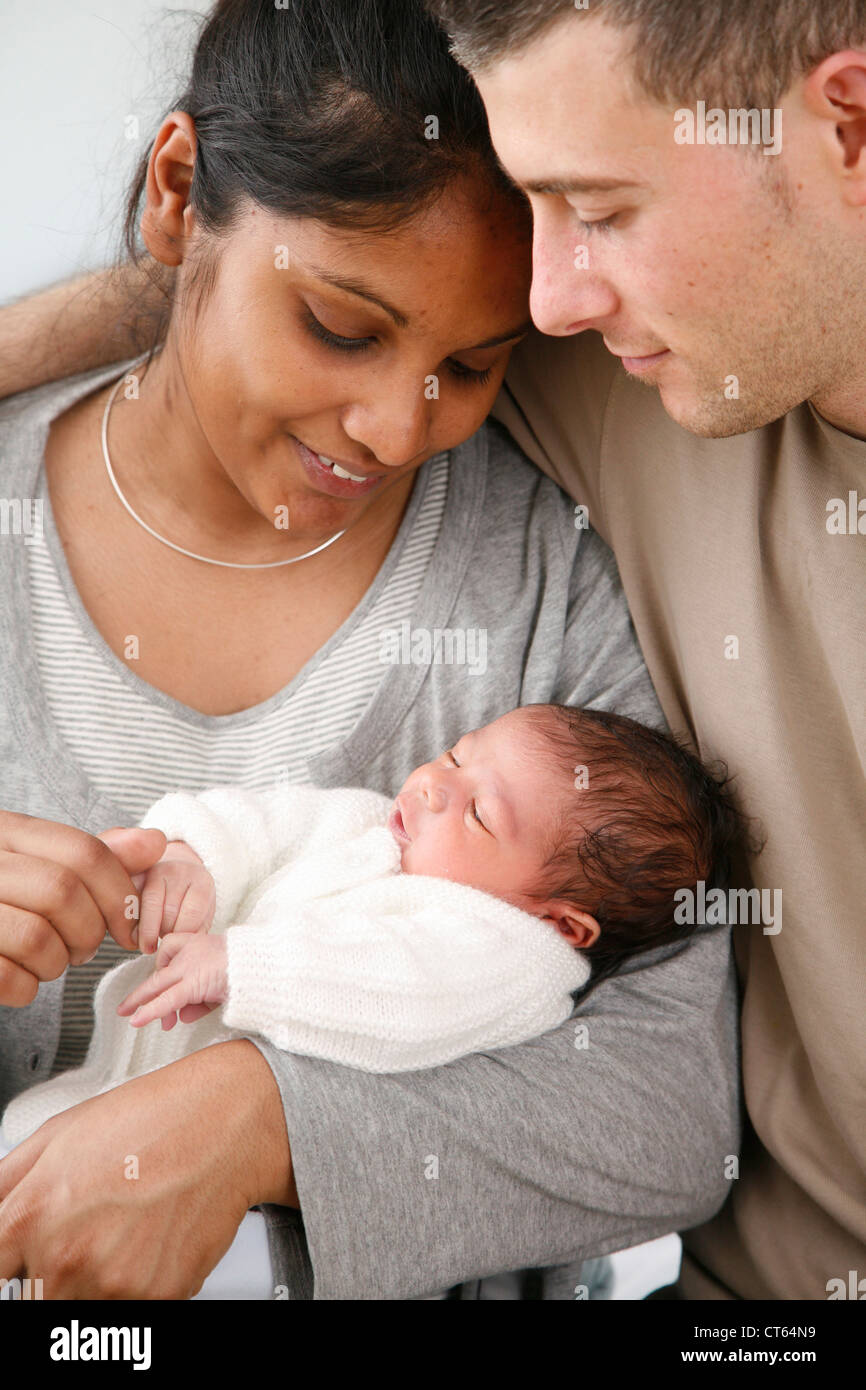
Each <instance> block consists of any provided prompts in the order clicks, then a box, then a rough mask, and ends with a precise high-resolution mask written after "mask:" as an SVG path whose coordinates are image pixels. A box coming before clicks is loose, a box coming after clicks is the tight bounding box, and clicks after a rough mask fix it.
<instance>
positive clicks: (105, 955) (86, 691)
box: [28, 454, 449, 1075]
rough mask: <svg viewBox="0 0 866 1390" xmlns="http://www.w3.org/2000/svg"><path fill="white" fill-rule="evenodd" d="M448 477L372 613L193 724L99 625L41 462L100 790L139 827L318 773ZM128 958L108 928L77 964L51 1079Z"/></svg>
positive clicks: (428, 478)
mask: <svg viewBox="0 0 866 1390" xmlns="http://www.w3.org/2000/svg"><path fill="white" fill-rule="evenodd" d="M448 472H449V457H448V455H447V454H439V455H437V456H436V457H435V458H433V459H431V460H430V461H429V463H428V464H427V465H426V466H425V468H424V470H423V471H422V473H421V475H420V476H419V479H418V481H417V483H416V488H415V490H414V491H413V501H414V500H415V493H417V492H418V489H419V488H420V489H421V495H420V497H419V498H418V501H417V507H415V506H413V508H412V510H413V512H415V521H414V525H413V527H412V530H411V533H410V534H409V535H408V536H407V537H406V540H405V545H403V547H402V550H401V553H400V555H399V560H398V563H397V566H396V569H395V571H394V573H393V575H392V578H391V580H390V582H389V584H388V585H386V586H385V588H384V589H383V590H382V591H381V592H380V593H379V596H378V598H377V600H376V601H375V602H374V603H373V604H372V606H371V607H369V608H368V609H367V611H366V613H365V614H364V616H363V618H362V619H361V621H360V622H357V623H354V622H353V618H352V616H350V618H349V619H348V620H347V622H346V623H345V624H344V625H343V627H342V628H341V629H340V630H338V632H337V633H336V634H335V638H336V641H332V642H330V643H328V644H327V645H326V647H325V648H324V649H323V650H324V657H323V659H322V660H321V661H319V662H318V663H315V662H311V663H309V664H308V667H307V668H305V670H304V671H302V672H300V673H299V675H298V676H297V677H296V678H295V679H294V680H292V681H291V682H290V684H289V685H288V686H287V687H286V688H285V689H284V690H282V691H279V692H278V693H277V694H276V695H275V696H273V697H272V698H270V699H268V700H266V701H264V702H263V703H262V704H260V705H257V706H254V707H253V708H252V709H250V710H243V711H241V712H240V713H239V714H232V715H217V716H213V717H209V718H207V717H202V716H201V715H200V714H199V713H198V712H196V713H195V718H194V720H193V719H190V717H189V716H190V713H191V712H190V711H189V710H188V709H187V708H186V706H184V705H182V704H180V703H179V702H177V701H176V700H173V699H172V698H171V697H169V696H166V695H165V694H163V693H162V692H161V691H158V690H156V689H155V688H154V687H153V686H150V685H148V684H147V683H146V682H145V681H143V680H141V679H140V677H138V676H137V675H136V674H135V672H134V667H133V666H131V665H127V663H126V662H124V661H122V660H121V659H120V658H119V657H118V656H116V655H115V653H114V652H113V651H112V650H111V648H110V647H109V646H108V644H107V643H106V642H105V641H104V639H103V638H102V636H101V635H100V633H99V631H98V630H97V629H96V627H95V626H94V625H93V623H92V621H91V620H90V617H89V615H88V614H87V611H86V610H85V608H84V606H83V604H82V602H81V599H80V596H79V594H78V591H77V589H76V587H75V583H74V580H73V579H72V575H71V573H70V571H69V568H68V565H67V563H66V558H65V555H64V552H63V546H62V543H61V541H60V538H59V535H58V532H57V528H56V526H55V523H54V517H53V514H52V511H51V503H50V497H49V494H48V488H47V482H46V478H45V473H44V470H42V471H41V472H40V476H39V490H38V492H37V496H38V497H39V498H40V499H41V501H42V509H43V534H44V539H43V542H42V543H41V544H33V545H31V546H29V547H28V558H29V581H30V595H31V604H32V615H33V624H34V629H33V640H34V646H35V650H36V658H37V663H38V668H39V674H40V677H41V680H42V684H43V689H44V691H45V697H46V702H47V705H48V708H49V710H50V713H51V716H52V718H53V720H54V722H55V724H56V725H57V727H58V730H59V732H60V734H61V736H62V738H63V740H64V742H65V743H66V744H67V746H68V748H69V750H70V753H71V755H72V757H73V758H74V759H75V760H76V762H77V763H78V764H79V766H80V767H81V768H82V769H83V771H84V772H85V774H86V775H87V777H88V778H89V780H90V782H91V783H92V784H93V786H94V787H96V788H98V790H99V791H100V792H103V793H105V794H106V795H107V796H108V797H110V798H111V800H113V801H115V802H117V803H118V804H119V805H121V806H125V807H128V808H129V810H130V815H131V818H132V819H131V821H130V823H135V822H136V821H138V820H141V818H142V817H143V816H144V814H145V812H146V811H147V809H148V807H149V806H151V805H152V804H153V803H154V802H155V801H158V800H159V798H160V797H161V796H163V795H164V794H165V793H166V792H167V791H187V792H193V793H195V792H199V791H203V790H204V789H205V788H206V787H210V786H221V785H232V786H239V787H246V788H250V789H252V790H261V789H263V788H264V787H267V786H269V785H272V784H273V783H275V782H278V781H280V780H285V781H292V782H308V781H309V780H310V778H309V775H308V771H307V764H308V760H309V759H310V758H313V757H315V756H316V755H318V754H320V753H322V752H324V751H325V750H327V749H329V748H331V747H333V746H334V745H336V744H339V743H341V742H342V741H343V740H344V739H345V738H346V737H347V736H348V734H349V733H350V732H351V730H352V728H353V727H354V726H355V724H356V723H357V722H358V720H359V718H360V717H361V715H362V714H363V713H364V710H365V709H366V708H367V707H368V705H369V704H370V702H371V700H372V699H373V697H374V696H375V694H376V691H377V689H378V687H379V685H380V683H381V681H382V677H383V674H384V667H383V664H382V661H381V658H380V653H381V650H382V640H381V634H382V632H383V631H384V630H385V629H393V628H396V627H399V624H400V622H401V620H402V619H404V618H405V616H406V614H407V613H409V612H411V610H412V608H413V606H414V604H415V601H416V599H417V596H418V592H419V589H420V587H421V583H422V580H423V577H424V574H425V572H426V570H427V566H428V564H429V562H430V556H431V554H432V551H433V547H434V545H435V543H436V538H437V535H438V532H439V526H440V523H441V519H442V511H443V507H444V503H445V496H446V493H447V489H448ZM310 667H312V669H310ZM125 954H126V953H125V952H124V951H123V949H122V948H121V947H120V946H118V945H117V943H116V942H115V941H113V940H112V938H111V937H110V936H106V938H105V940H104V942H103V943H102V945H101V947H100V949H99V951H98V952H97V954H96V955H95V956H94V958H93V959H92V960H91V961H90V962H89V963H88V964H87V965H84V966H81V967H80V968H79V969H77V970H74V971H70V973H69V975H68V977H67V979H66V982H65V987H64V992H63V1015H62V1023H61V1033H60V1042H59V1047H58V1051H57V1056H56V1058H55V1061H54V1067H53V1072H52V1074H53V1075H55V1074H57V1073H58V1072H60V1071H63V1070H65V1069H66V1068H67V1067H71V1066H77V1065H78V1064H79V1063H80V1062H81V1061H83V1059H84V1055H85V1053H86V1050H87V1045H88V1042H89V1040H90V1036H91V1033H92V1030H93V994H94V991H95V989H96V985H97V983H98V981H99V979H100V978H101V976H102V975H103V974H104V973H105V971H106V970H108V969H109V968H110V966H112V965H113V964H115V963H116V962H117V961H119V960H120V959H122V958H123V956H124V955H125Z"/></svg>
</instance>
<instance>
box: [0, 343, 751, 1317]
mask: <svg viewBox="0 0 866 1390" xmlns="http://www.w3.org/2000/svg"><path fill="white" fill-rule="evenodd" d="M119 370H120V368H119V367H118V366H114V367H111V368H107V369H101V370H100V371H98V372H93V373H89V374H86V375H84V376H81V377H76V378H71V379H69V380H67V381H65V382H62V383H60V384H52V385H51V386H48V387H42V388H40V389H39V390H38V391H34V392H30V393H28V394H27V395H25V396H20V397H17V398H15V399H13V400H11V401H8V402H6V403H5V404H4V405H3V406H2V407H0V491H2V493H3V497H4V498H5V499H6V503H8V504H9V505H6V504H5V503H4V502H3V498H0V510H2V515H0V521H2V523H3V534H0V759H2V767H3V780H2V792H0V805H2V807H3V808H4V809H7V810H14V811H22V812H27V813H29V814H31V815H34V816H40V817H45V818H47V819H49V820H56V821H63V822H66V823H69V824H75V825H77V826H80V827H82V828H84V829H86V830H89V831H91V832H98V831H100V830H102V829H104V828H105V827H106V826H109V825H120V824H124V823H127V824H128V823H130V817H129V814H128V812H127V811H125V810H124V807H123V806H121V805H117V804H114V803H113V802H112V801H110V800H109V799H107V798H105V797H103V796H100V795H99V794H98V793H97V792H96V791H95V789H94V788H93V787H92V786H91V785H90V784H89V783H88V781H87V779H86V778H85V776H84V774H83V772H82V770H81V769H80V768H79V767H78V766H77V765H76V763H75V762H74V761H73V760H72V758H71V756H70V753H69V751H68V749H67V748H66V746H65V745H64V743H63V742H62V740H61V739H60V737H59V734H58V732H57V730H56V728H55V727H54V726H53V724H52V721H51V718H50V716H49V714H48V710H47V708H46V703H45V698H44V693H43V691H42V688H41V685H40V681H39V676H38V670H37V665H36V659H35V653H34V650H33V646H32V641H31V635H30V634H31V626H30V620H29V593H28V584H27V555H26V550H25V545H26V537H25V536H24V535H16V534H14V532H15V530H16V529H19V528H16V526H15V525H14V524H12V522H14V518H15V516H16V515H17V514H18V513H17V511H16V506H17V503H19V502H20V503H21V504H22V505H23V506H24V507H25V510H26V505H27V500H28V499H32V498H33V497H34V496H35V493H36V487H37V479H38V476H39V471H40V469H41V466H42V457H43V451H44V445H45V439H46V435H47V430H48V426H49V423H50V421H51V419H52V418H53V417H54V416H56V415H57V414H59V413H60V412H61V411H62V410H64V409H66V408H67V407H68V406H69V405H70V404H71V403H72V402H73V401H74V400H76V399H78V398H80V397H81V396H83V395H84V394H85V393H86V392H87V391H89V390H92V389H94V388H95V387H96V386H98V385H100V384H101V383H102V382H103V381H105V380H108V379H110V378H111V377H112V376H113V375H115V374H117V373H118V372H119ZM574 512H575V509H574V504H573V503H572V502H571V501H570V499H569V498H568V497H567V496H566V495H565V494H564V493H563V492H562V491H561V490H560V489H559V488H558V487H556V485H555V484H554V483H552V482H551V481H550V480H549V479H548V478H546V477H545V476H544V475H543V474H542V473H541V472H539V471H538V470H537V469H536V468H535V467H534V466H532V465H530V464H529V463H528V462H527V461H526V460H525V459H524V457H523V456H522V455H521V454H520V453H519V451H518V450H517V449H516V447H515V445H514V444H513V443H512V442H511V441H510V439H509V438H508V436H507V435H506V434H504V432H503V431H502V430H501V427H499V426H497V425H495V424H491V423H488V424H487V425H485V426H484V427H483V428H482V429H480V430H479V431H478V432H477V434H475V435H474V436H473V438H472V439H470V440H469V441H468V442H467V443H465V444H463V445H461V446H460V447H459V448H457V449H455V450H454V451H453V453H452V461H451V475H450V482H449V489H448V496H447V500H446V506H445V514H444V517H443V521H442V526H441V529H440V534H439V537H438V540H437V544H436V547H435V550H434V554H433V557H432V560H431V563H430V565H429V568H428V571H427V574H426V576H425V579H424V583H423V585H422V588H421V592H420V596H419V598H418V600H417V603H416V605H415V607H414V609H413V610H412V611H411V612H407V614H406V620H407V621H408V622H409V623H410V624H411V628H412V629H413V630H415V629H418V628H422V629H426V630H427V631H428V632H431V633H432V632H434V631H435V629H437V628H438V629H450V630H452V631H453V630H455V629H458V630H459V629H466V630H469V629H475V630H476V631H478V630H483V631H484V632H485V633H486V641H487V661H486V669H484V670H481V669H476V670H471V669H470V668H469V666H467V665H463V666H459V665H449V664H447V663H446V662H442V663H441V664H437V663H436V662H433V663H432V664H427V665H421V664H419V665H414V664H410V663H407V664H394V665H388V666H384V667H383V676H382V681H381V684H380V686H379V689H378V693H377V695H376V697H375V699H374V700H373V701H372V703H371V704H370V706H369V707H368V708H367V710H366V712H365V713H364V715H363V716H362V718H361V719H360V720H359V722H358V724H357V725H356V727H355V728H354V729H353V731H352V732H351V734H350V735H349V736H348V738H346V740H345V741H344V742H343V743H341V744H340V745H338V746H336V747H334V748H332V749H330V750H329V751H328V752H327V753H325V754H324V755H322V756H320V757H317V758H315V759H314V760H313V761H312V762H311V763H310V766H309V771H310V777H311V780H312V781H313V782H315V783H317V784H319V785H321V786H326V787H336V786H366V787H371V788H374V789H375V790H377V791H379V792H382V793H384V794H386V795H393V794H394V793H395V792H396V791H397V790H398V789H399V787H400V785H401V783H402V782H403V780H404V779H405V777H406V776H407V775H408V773H409V772H410V771H411V770H412V768H414V767H415V766H417V765H418V764H419V763H421V762H424V761H427V760H429V759H431V758H433V757H435V756H437V755H438V754H439V753H440V752H441V751H442V749H443V748H445V747H447V746H448V745H449V744H450V743H451V742H453V741H454V740H455V739H456V738H457V737H458V735H459V734H461V733H462V732H464V731H465V730H468V729H472V728H475V727H478V726H479V725H481V724H484V723H486V722H488V721H489V720H491V719H493V718H495V717H496V716H498V715H499V714H501V713H503V712H504V711H506V710H509V709H512V708H514V707H515V706H517V705H523V704H531V703H535V702H547V701H560V702H563V703H568V704H581V705H584V704H592V705H595V706H597V707H599V708H613V709H616V710H618V711H620V712H622V713H625V714H630V715H632V716H634V717H635V718H638V719H642V720H644V721H645V722H647V723H654V724H662V723H663V719H662V716H661V713H660V710H659V707H658V704H657V701H656V698H655V694H654V692H653V690H652V686H651V684H650V681H649V677H648V675H647V672H646V667H645V666H644V663H643V660H642V657H641V655H640V651H639V649H638V646H637V643H636V640H635V637H634V633H633V629H632V627H631V622H630V619H629V616H628V610H627V608H626V604H625V599H624V597H623V594H622V590H621V588H620V584H619V577H618V573H617V570H616V566H615V562H614V559H613V556H612V554H611V552H610V550H609V549H608V548H607V547H606V546H605V545H604V543H603V542H602V541H601V540H600V538H599V537H598V536H597V535H596V534H595V533H594V532H591V531H582V530H580V529H577V527H576V525H575V515H574ZM10 518H11V519H12V520H11V521H10ZM414 520H415V509H413V506H412V503H411V502H410V506H409V508H407V512H406V515H405V516H404V520H403V527H404V528H405V527H406V526H411V525H412V524H413V522H414ZM51 524H52V523H51V518H50V514H49V515H47V516H46V525H51ZM399 542H400V536H399V535H398V537H397V540H396V541H395V546H396V545H397V544H398V543H399ZM390 568H391V566H390V565H389V562H388V560H386V562H385V565H384V566H383V569H382V571H381V572H380V575H379V576H378V577H377V580H376V581H374V585H373V586H372V588H371V590H370V592H369V593H368V594H367V595H366V596H365V598H364V599H363V600H362V602H361V605H359V608H358V609H357V610H356V614H355V615H354V616H355V617H357V616H359V615H360V613H361V612H362V611H364V610H365V607H366V605H367V603H368V602H369V601H370V599H371V597H372V595H373V593H374V591H375V590H376V587H377V585H378V584H379V583H384V582H387V574H388V571H389V570H390ZM352 621H353V619H352V618H350V619H349V622H350V623H351V622H352ZM343 635H345V629H342V630H341V633H340V634H339V636H340V637H342V636H343ZM331 640H333V639H331ZM320 655H321V654H320ZM318 659H319V658H318V657H316V658H313V662H315V661H317V660H318ZM312 664H313V663H310V666H309V667H308V668H307V669H308V670H309V669H310V668H311V666H312ZM303 674H304V673H303V672H302V673H301V675H300V676H299V677H298V678H297V679H302V678H303ZM191 717H192V718H193V719H194V718H195V716H194V715H193V716H191ZM62 988H63V981H62V980H58V981H54V982H51V983H49V984H44V985H42V986H41V987H40V990H39V994H38V997H37V999H36V1000H35V1002H34V1003H33V1004H31V1005H30V1006H29V1007H28V1008H25V1009H7V1008H0V1106H2V1105H5V1103H6V1101H7V1100H8V1099H9V1098H10V1097H11V1096H12V1095H14V1094H16V1093H17V1092H18V1091H20V1090H22V1089H23V1088H24V1087H26V1086H29V1085H31V1084H33V1083H34V1082H36V1081H39V1080H42V1079H43V1078H45V1077H47V1076H48V1075H49V1073H50V1071H51V1066H52V1061H53V1057H54V1053H55V1050H56V1046H57V1038H58V1032H59V1024H60V1007H61V991H62ZM253 1042H254V1043H255V1044H256V1046H257V1047H259V1049H260V1051H261V1052H262V1054H263V1056H264V1057H265V1059H266V1060H267V1062H268V1063H269V1065H270V1067H271V1068H272V1071H273V1073H274V1076H275V1078H276V1081H277V1084H278V1086H279V1089H280V1094H281V1096H282V1100H283V1105H284V1109H285V1116H286V1126H287V1132H288V1135H289V1139H290V1143H291V1148H292V1159H293V1163H294V1168H295V1175H296V1181H297V1187H298V1193H299V1196H300V1202H301V1212H300V1213H298V1212H296V1211H293V1210H290V1209H287V1208H281V1207H265V1208H264V1210H265V1212H266V1216H267V1219H268V1229H269V1239H270V1249H271V1259H272V1264H273V1274H274V1285H275V1287H278V1288H280V1289H281V1296H286V1295H285V1292H284V1291H287V1293H288V1297H289V1298H301V1299H303V1298H311V1297H314V1298H325V1299H347V1298H361V1299H403V1298H413V1297H423V1296H425V1295H431V1294H434V1293H435V1292H436V1291H437V1290H440V1289H442V1288H446V1287H449V1286H452V1285H456V1284H458V1283H461V1282H464V1283H465V1281H470V1280H474V1279H478V1278H480V1277H483V1276H485V1275H488V1274H494V1273H497V1272H500V1271H504V1270H513V1269H522V1268H529V1267H546V1266H562V1265H569V1264H570V1263H571V1262H574V1264H575V1269H577V1267H578V1266H579V1264H580V1261H581V1260H582V1259H584V1258H588V1257H590V1256H593V1255H601V1254H605V1253H607V1252H609V1251H612V1250H617V1249H620V1248H622V1247H624V1246H628V1245H631V1244H635V1243H638V1242H641V1241H644V1240H649V1239H651V1238H652V1237H654V1236H657V1235H661V1234H663V1233H665V1232H668V1231H670V1230H675V1229H683V1228H685V1227H688V1226H692V1225H695V1224H697V1223H698V1222H700V1221H703V1220H705V1219H706V1218H708V1217H709V1216H710V1215H711V1214H712V1213H713V1212H715V1211H716V1210H717V1209H718V1207H719V1206H720V1205H721V1204H722V1202H723V1201H724V1199H725V1197H726V1195H727V1192H728V1182H727V1180H726V1178H725V1171H726V1169H725V1158H726V1156H727V1155H730V1154H735V1153H736V1152H737V1148H738V1142H739V1092H738V1080H737V1019H736V993H735V984H734V974H733V966H732V961H731V958H730V947H729V937H728V929H727V928H725V927H716V928H704V929H702V930H701V931H700V932H699V934H698V935H697V936H696V937H695V938H693V940H692V942H691V943H690V944H689V945H687V946H685V947H683V946H679V947H668V948H665V949H662V950H660V951H655V952H653V953H650V954H647V955H645V956H643V957H639V958H637V959H635V960H633V961H631V962H630V963H629V965H628V967H627V969H626V971H625V972H624V973H622V974H621V975H620V976H618V977H615V978H614V979H612V980H610V981H607V982H606V983H604V984H602V985H601V986H599V987H598V989H596V990H595V991H594V992H593V993H591V994H590V995H589V996H588V997H587V998H586V1000H585V1001H584V1002H583V1003H582V1004H581V1003H580V1002H578V1006H577V1014H576V1015H574V1016H573V1017H572V1018H571V1019H570V1020H569V1021H568V1022H566V1023H564V1024H563V1025H562V1026H561V1027H560V1028H558V1029H556V1030H554V1031H553V1032H550V1033H548V1034H546V1035H545V1036H544V1037H541V1038H538V1039H536V1040H534V1041H532V1042H529V1043H525V1044H522V1045H521V1046H518V1047H513V1048H509V1049H506V1050H504V1051H501V1052H496V1053H489V1054H483V1053H482V1054H477V1055H474V1056H471V1057H467V1058H464V1059H462V1060H459V1061H456V1062H454V1063H451V1064H450V1065H448V1066H444V1067H437V1068H435V1069H432V1070H430V1071H423V1072H414V1073H408V1074H400V1075H394V1076H390V1075H386V1076H382V1075H373V1074H370V1073H365V1072H361V1071H356V1070H354V1069H351V1068H348V1067H341V1066H338V1065H335V1064H333V1063H330V1062H324V1061H321V1060H318V1059H315V1058H311V1057H303V1056H296V1055H292V1054H286V1053H281V1052H280V1051H278V1050H277V1049H276V1048H275V1047H273V1046H271V1045H270V1044H268V1043H266V1042H263V1041H262V1040H261V1039H256V1038H254V1039H253ZM433 1159H435V1160H436V1162H435V1163H434V1162H432V1160H433ZM434 1174H435V1176H434ZM575 1281H576V1274H575ZM552 1282H553V1281H552ZM555 1282H557V1284H558V1287H559V1290H560V1291H559V1293H558V1294H556V1295H555V1296H558V1297H569V1296H571V1294H570V1293H569V1291H568V1284H569V1279H568V1277H566V1279H565V1280H563V1279H562V1278H561V1277H560V1278H559V1279H558V1280H557V1281H555ZM563 1288H565V1292H563V1291H562V1290H563ZM464 1296H472V1291H471V1289H470V1290H469V1291H468V1295H467V1291H466V1290H464Z"/></svg>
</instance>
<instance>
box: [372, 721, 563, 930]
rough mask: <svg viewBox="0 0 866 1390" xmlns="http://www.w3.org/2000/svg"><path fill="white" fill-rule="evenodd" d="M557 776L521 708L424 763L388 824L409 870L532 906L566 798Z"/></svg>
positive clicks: (407, 783) (405, 786) (401, 795)
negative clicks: (554, 783) (530, 894)
mask: <svg viewBox="0 0 866 1390" xmlns="http://www.w3.org/2000/svg"><path fill="white" fill-rule="evenodd" d="M551 777H552V774H551V769H550V764H549V763H548V762H544V764H542V759H541V757H540V755H539V752H538V742H537V735H536V736H535V738H534V739H530V738H529V737H528V735H527V721H526V716H525V715H523V714H522V712H521V711H520V710H512V711H510V712H509V713H508V714H505V715H503V716H502V717H501V718H500V719H496V720H494V722H493V723H492V724H486V725H485V726H484V727H483V728H481V729H474V730H473V731H472V732H471V733H468V734H464V735H463V736H462V737H461V738H460V739H458V741H457V743H455V744H454V746H453V748H450V749H449V750H448V751H447V752H445V753H443V754H442V756H441V757H439V758H437V759H436V760H435V762H432V763H424V764H423V766H422V767H417V768H416V769H415V771H414V772H413V773H411V774H410V776H409V777H408V778H407V779H406V781H405V782H404V784H403V786H402V788H401V790H400V793H399V795H398V796H397V799H396V801H395V802H394V805H393V807H392V809H391V815H390V818H389V821H388V827H389V829H390V830H391V833H392V834H393V835H394V838H395V839H396V840H397V842H398V844H399V845H400V847H401V850H402V866H403V871H404V873H410V874H431V875H433V876H434V877H436V878H450V879H453V880H454V881H455V882H456V883H465V884H468V885H469V886H470V887H472V888H479V889H481V890H482V891H484V892H487V893H492V894H494V896H496V897H497V898H504V899H506V900H507V901H509V902H511V903H513V904H514V905H515V906H516V907H521V908H523V909H524V910H525V911H528V910H531V908H530V903H529V899H528V898H527V897H525V896H524V894H525V890H526V889H527V888H528V887H529V886H531V885H532V884H533V883H534V882H535V881H536V880H537V878H538V875H539V873H540V871H541V869H542V868H543V866H544V863H545V859H546V854H547V851H548V848H549V834H550V828H551V823H552V817H553V815H554V814H555V813H556V811H557V810H558V809H559V807H560V806H561V804H562V802H561V797H562V794H561V793H555V792H554V791H552V789H551V785H550V784H551Z"/></svg>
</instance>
